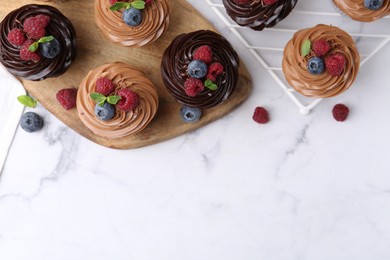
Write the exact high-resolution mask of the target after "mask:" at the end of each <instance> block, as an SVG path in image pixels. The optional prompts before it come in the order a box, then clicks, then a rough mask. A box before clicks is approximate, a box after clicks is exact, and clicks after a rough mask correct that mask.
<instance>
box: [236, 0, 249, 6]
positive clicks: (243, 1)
mask: <svg viewBox="0 0 390 260" xmlns="http://www.w3.org/2000/svg"><path fill="white" fill-rule="evenodd" d="M234 2H235V3H236V4H238V5H245V4H249V3H250V2H251V0H234Z"/></svg>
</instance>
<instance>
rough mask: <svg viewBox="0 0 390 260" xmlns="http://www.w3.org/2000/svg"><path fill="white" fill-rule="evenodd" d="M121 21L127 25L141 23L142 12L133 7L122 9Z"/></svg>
mask: <svg viewBox="0 0 390 260" xmlns="http://www.w3.org/2000/svg"><path fill="white" fill-rule="evenodd" d="M123 21H124V22H125V23H126V24H127V25H129V26H138V25H140V24H141V23H142V12H141V10H139V9H136V8H134V7H132V8H130V9H126V10H125V11H123Z"/></svg>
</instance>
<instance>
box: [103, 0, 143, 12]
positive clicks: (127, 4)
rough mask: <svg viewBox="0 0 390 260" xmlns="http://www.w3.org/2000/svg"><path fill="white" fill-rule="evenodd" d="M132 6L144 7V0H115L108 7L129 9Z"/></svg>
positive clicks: (136, 7)
mask: <svg viewBox="0 0 390 260" xmlns="http://www.w3.org/2000/svg"><path fill="white" fill-rule="evenodd" d="M131 7H134V8H135V9H144V8H145V1H144V0H135V1H132V2H116V3H115V4H113V5H112V6H111V7H110V10H111V11H118V10H121V9H130V8H131Z"/></svg>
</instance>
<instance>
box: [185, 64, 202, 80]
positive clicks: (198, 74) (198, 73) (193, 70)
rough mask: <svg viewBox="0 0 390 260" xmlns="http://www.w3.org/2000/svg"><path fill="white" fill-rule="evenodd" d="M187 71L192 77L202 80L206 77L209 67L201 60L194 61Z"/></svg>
mask: <svg viewBox="0 0 390 260" xmlns="http://www.w3.org/2000/svg"><path fill="white" fill-rule="evenodd" d="M187 71H188V75H190V77H192V78H197V79H201V78H204V77H206V74H207V65H206V63H204V62H203V61H201V60H193V61H191V62H190V64H188V68H187Z"/></svg>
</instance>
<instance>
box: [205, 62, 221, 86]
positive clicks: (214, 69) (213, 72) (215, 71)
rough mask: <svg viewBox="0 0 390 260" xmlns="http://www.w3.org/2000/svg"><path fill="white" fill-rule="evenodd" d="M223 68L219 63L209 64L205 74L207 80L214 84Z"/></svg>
mask: <svg viewBox="0 0 390 260" xmlns="http://www.w3.org/2000/svg"><path fill="white" fill-rule="evenodd" d="M223 70H224V68H223V66H222V64H221V63H219V62H214V63H211V64H210V66H209V70H208V72H207V78H208V79H210V80H211V81H213V82H215V81H216V80H217V77H218V76H219V75H221V74H222V73H223Z"/></svg>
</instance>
